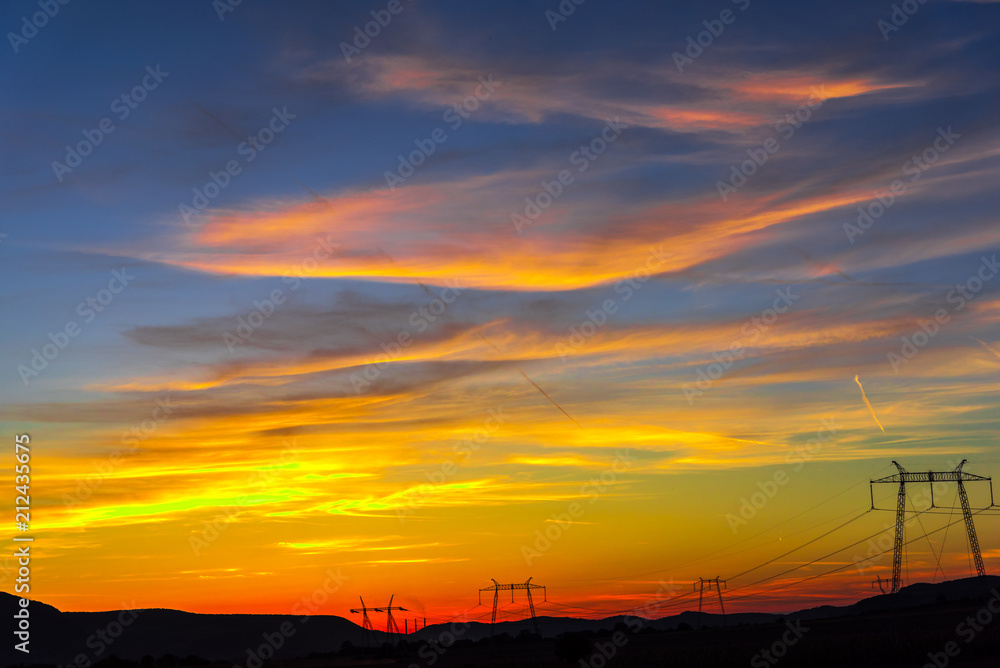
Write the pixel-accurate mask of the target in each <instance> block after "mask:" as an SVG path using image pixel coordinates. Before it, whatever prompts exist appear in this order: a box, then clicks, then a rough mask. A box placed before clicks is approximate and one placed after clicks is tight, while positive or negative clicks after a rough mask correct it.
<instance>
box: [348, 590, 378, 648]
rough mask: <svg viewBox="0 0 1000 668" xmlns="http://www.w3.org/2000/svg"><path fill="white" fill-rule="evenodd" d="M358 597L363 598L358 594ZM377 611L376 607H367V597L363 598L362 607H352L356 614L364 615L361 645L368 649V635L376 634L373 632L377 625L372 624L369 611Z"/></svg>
mask: <svg viewBox="0 0 1000 668" xmlns="http://www.w3.org/2000/svg"><path fill="white" fill-rule="evenodd" d="M358 598H361V597H360V596H358ZM369 610H372V611H376V610H377V609H376V608H366V607H365V599H363V598H361V607H360V608H351V612H352V613H354V614H359V613H360V614H361V615H363V616H362V618H361V647H362V648H365V649H367V647H368V636H369V635H374V634H373V633H372V632H373V631H375V627H374V626H372V620H371V617H369V616H368V611H369Z"/></svg>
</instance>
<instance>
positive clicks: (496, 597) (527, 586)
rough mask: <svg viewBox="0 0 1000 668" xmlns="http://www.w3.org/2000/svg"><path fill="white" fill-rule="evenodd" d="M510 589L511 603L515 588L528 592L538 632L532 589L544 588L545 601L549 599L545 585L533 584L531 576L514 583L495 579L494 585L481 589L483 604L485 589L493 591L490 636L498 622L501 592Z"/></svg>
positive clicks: (530, 607)
mask: <svg viewBox="0 0 1000 668" xmlns="http://www.w3.org/2000/svg"><path fill="white" fill-rule="evenodd" d="M490 579H491V580H493V578H490ZM508 589H509V590H510V602H511V603H513V602H514V590H515V589H524V590H525V591H526V592H527V594H528V609H529V610H531V621H532V623H533V624H534V625H535V632H538V619H537V618H536V617H535V602H534V601H533V600H532V599H531V590H532V589H541V590H542V597H543V599H544V601H548V600H549V599H548V596H547V595H546V592H545V587H544V586H542V585H536V584H532V582H531V578H528V579H527V580H526V581H524V582H515V583H512V584H500V583H499V582H497V581H496V580H493V586H492V587H483V588H482V589H480V590H479V604H480V605H482V603H483V592H484V591H491V592H493V618H492V619H491V621H490V636H491V637H492V636H493V626H494V624H496V623H497V605H498V604H499V602H500V592H501V591H507V590H508Z"/></svg>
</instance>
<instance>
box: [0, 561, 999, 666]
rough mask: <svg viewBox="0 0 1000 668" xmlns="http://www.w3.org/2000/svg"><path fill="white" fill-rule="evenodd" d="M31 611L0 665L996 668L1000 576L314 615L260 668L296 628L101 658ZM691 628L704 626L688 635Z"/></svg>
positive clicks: (155, 630) (231, 633) (248, 631)
mask: <svg viewBox="0 0 1000 668" xmlns="http://www.w3.org/2000/svg"><path fill="white" fill-rule="evenodd" d="M9 599H13V597H9ZM9 599H8V602H9ZM32 605H33V606H35V607H34V610H35V613H36V614H35V616H34V617H33V627H32V628H33V634H32V638H33V640H32V650H33V651H32V655H31V657H30V658H31V659H33V660H32V661H31V662H30V664H29V662H27V661H24V660H23V658H22V657H20V656H12V655H11V654H9V653H7V652H5V655H6V656H7V657H9V658H8V660H7V661H5V662H4V663H3V664H0V665H24V666H27V665H33V666H36V667H38V666H57V665H65V666H66V667H67V668H71V666H70V664H73V666H72V668H181V667H187V666H190V667H192V668H195V667H202V668H205V667H211V668H233V667H234V666H235V667H236V668H323V667H325V666H363V665H379V666H405V667H407V668H413V667H415V666H416V667H423V666H428V667H430V666H434V667H443V668H448V667H451V666H455V667H458V666H461V667H465V666H469V667H476V668H478V667H484V668H488V667H494V666H495V667H496V668H502V667H506V666H574V667H581V668H585V667H587V666H591V667H593V668H603V667H604V666H637V667H640V668H641V667H643V666H691V667H697V668H715V667H720V668H721V667H730V666H750V667H751V668H767V667H769V666H775V665H779V666H783V667H787V668H793V667H796V666H803V667H809V668H822V667H825V666H829V667H836V668H841V667H844V666H851V667H854V666H885V667H893V666H911V667H913V668H920V667H922V666H931V667H933V668H945V666H980V667H985V666H991V667H996V666H1000V578H996V577H987V578H970V579H966V580H957V581H952V582H945V583H940V584H936V585H930V584H917V585H913V586H911V587H906V588H904V589H903V590H902V591H901V592H900V593H899V594H895V595H892V596H877V597H873V598H869V599H865V600H862V601H859V602H858V603H856V604H854V605H851V606H847V607H840V608H838V607H830V606H824V607H821V608H815V609H811V610H803V611H800V612H797V613H793V614H790V615H788V616H787V617H777V616H773V615H761V614H737V615H730V616H729V617H728V618H727V619H726V620H725V621H726V623H727V626H725V627H723V626H722V623H723V619H722V618H721V617H720V616H716V615H703V616H702V617H698V615H697V614H696V613H690V612H687V613H683V614H681V615H677V616H674V617H668V618H663V619H660V620H644V619H643V620H639V619H638V618H634V617H617V618H609V619H607V620H600V621H598V620H579V619H570V618H555V617H549V618H542V619H540V620H539V627H540V629H541V632H542V634H544V635H536V634H535V633H533V631H532V628H533V627H532V626H531V624H530V622H528V621H524V622H516V623H514V622H508V623H504V624H498V633H497V635H496V637H494V638H492V639H491V638H490V637H489V635H488V634H489V627H488V626H487V625H483V624H470V625H467V626H464V627H462V626H455V625H447V624H446V625H437V626H428V627H427V628H426V629H421V630H420V631H419V632H418V633H416V634H411V635H409V636H406V641H405V642H399V643H397V644H395V645H394V646H390V645H389V644H386V643H384V642H383V644H382V645H381V647H379V648H369V649H367V650H362V649H360V648H359V647H358V646H357V645H358V641H359V640H360V629H359V628H358V627H357V626H356V625H354V624H352V623H351V622H348V621H347V620H344V619H341V618H339V617H334V616H317V617H314V618H312V619H311V620H310V621H308V622H307V623H306V624H304V625H301V626H300V627H299V630H298V631H297V632H296V633H295V634H294V635H292V636H289V637H288V638H287V639H286V641H282V642H281V646H280V647H279V648H278V649H277V650H276V652H274V653H273V654H274V655H273V656H272V655H271V654H270V653H268V652H260V654H261V655H262V656H264V657H269V658H268V659H267V660H261V659H260V658H258V656H257V654H254V653H253V650H254V648H256V649H257V650H258V651H259V650H260V649H261V647H260V642H261V639H262V638H263V637H265V635H269V636H270V637H276V636H275V635H274V633H273V629H278V628H280V626H281V625H282V624H291V623H292V622H290V621H289V620H294V619H296V618H294V617H291V616H289V617H286V616H281V615H194V614H190V613H182V612H178V611H167V610H140V611H137V612H138V613H139V614H138V615H136V621H135V622H134V624H132V625H130V627H129V628H128V629H127V630H126V631H124V632H123V633H122V635H121V637H120V639H119V640H117V641H116V642H114V643H113V644H112V645H110V646H107V647H106V648H105V649H104V650H102V651H101V652H96V651H95V650H94V649H93V642H92V638H91V637H89V636H87V635H85V633H86V632H87V631H93V629H95V628H98V629H100V628H107V626H106V625H107V620H106V618H109V616H119V615H120V613H61V612H59V611H57V610H55V609H54V608H49V607H48V606H43V605H42V604H32ZM5 616H6V615H5ZM699 619H700V620H701V621H703V622H704V623H705V624H706V628H703V629H700V630H698V629H693V628H691V627H692V623H693V624H697V623H698V621H699ZM289 628H290V627H289ZM262 629H264V630H263V631H262ZM269 630H271V631H270V632H269ZM77 636H79V637H77ZM378 636H379V637H378V640H380V641H384V640H385V636H384V635H383V634H378ZM456 638H457V639H456ZM88 641H90V642H88ZM88 647H90V649H89V650H88ZM5 649H9V648H5ZM81 658H82V659H83V660H82V661H81ZM74 659H75V662H74Z"/></svg>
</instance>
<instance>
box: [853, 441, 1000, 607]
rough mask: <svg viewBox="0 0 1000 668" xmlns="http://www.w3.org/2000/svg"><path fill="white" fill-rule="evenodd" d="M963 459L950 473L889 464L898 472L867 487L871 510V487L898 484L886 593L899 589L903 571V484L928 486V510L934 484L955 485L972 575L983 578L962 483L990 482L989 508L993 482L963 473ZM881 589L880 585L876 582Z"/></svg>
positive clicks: (981, 556) (981, 563) (980, 556)
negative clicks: (888, 582) (890, 572)
mask: <svg viewBox="0 0 1000 668" xmlns="http://www.w3.org/2000/svg"><path fill="white" fill-rule="evenodd" d="M967 461H968V460H967V459H963V460H962V463H961V464H959V465H958V466H956V467H955V469H954V470H953V471H926V472H923V473H911V472H909V471H907V470H906V469H904V468H903V467H902V466H900V465H899V464H898V463H897V462H895V461H893V462H892V464H893V466H895V467H896V469H897V470H898V471H899V472H898V473H894V474H893V475H890V476H886V477H885V478H879V479H878V480H872V481H870V483H869V485H868V490H869V493H870V494H871V501H872V510H874V509H875V492H874V487H873V485H877V484H880V483H890V484H898V485H899V492H898V493H897V494H896V534H895V539H894V540H893V544H892V582H891V584H890V587H889V592H888V593H890V594H895V593H896V592H898V591H899V588H900V587H901V586H902V571H903V528H904V527H903V525H904V519H905V517H906V483H908V482H926V483H930V484H931V508H933V507H934V483H935V482H954V483H958V497H959V499H961V502H962V515H964V516H965V530H966V532H967V533H968V535H969V551H970V552H971V553H972V559H973V560H974V561H975V562H976V573H977V574H978V575H979V576H980V577H982V576H984V575H986V567H985V566H984V565H983V555H982V552H981V551H980V549H979V538H978V537H977V536H976V525H975V524H974V523H973V522H972V510H971V509H970V508H969V495H968V494H967V493H966V491H965V483H966V482H988V483H990V507H992V506H993V505H994V503H993V480H992V479H991V478H984V477H983V476H978V475H973V474H971V473H966V472H964V471H963V470H962V467H963V466H965V463H966V462H967ZM879 586H881V582H880V583H879Z"/></svg>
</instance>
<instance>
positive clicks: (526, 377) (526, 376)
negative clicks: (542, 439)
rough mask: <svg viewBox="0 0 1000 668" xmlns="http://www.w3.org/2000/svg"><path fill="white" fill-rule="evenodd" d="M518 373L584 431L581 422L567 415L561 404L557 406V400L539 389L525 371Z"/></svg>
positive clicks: (519, 370)
mask: <svg viewBox="0 0 1000 668" xmlns="http://www.w3.org/2000/svg"><path fill="white" fill-rule="evenodd" d="M517 371H518V373H520V374H521V375H522V376H524V379H525V380H526V381H528V382H529V383H531V384H532V385H534V386H535V389H536V390H538V391H539V392H541V393H542V396H543V397H545V398H546V399H548V400H549V401H550V402H551V403H552V405H553V406H555V407H556V408H558V409H559V410H560V411H562V414H563V415H565V416H566V417H568V418H569V419H570V421H571V422H572V423H573V424H575V425H576V426H577V427H580V429H583V427H582V426H581V425H580V423H579V422H577V421H576V420H574V419H573V416H572V415H570V414H569V413H567V412H566V411H565V410H563V407H562V406H560V405H559V404H557V403H556V402H555V400H554V399H553V398H552V397H550V396H549V395H548V394H546V393H545V390H543V389H542V388H540V387H538V383H536V382H535V381H533V380H531V379H530V378H528V374H526V373H524V372H523V371H521V369H518V370H517Z"/></svg>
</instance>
